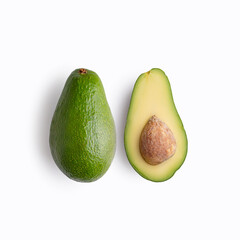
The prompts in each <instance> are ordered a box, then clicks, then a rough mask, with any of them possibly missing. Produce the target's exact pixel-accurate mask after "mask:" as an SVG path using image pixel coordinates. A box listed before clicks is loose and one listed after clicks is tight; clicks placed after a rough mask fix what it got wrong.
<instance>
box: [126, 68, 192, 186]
mask: <svg viewBox="0 0 240 240" xmlns="http://www.w3.org/2000/svg"><path fill="white" fill-rule="evenodd" d="M153 116H154V117H155V116H157V118H158V119H160V121H161V122H162V123H164V125H165V126H167V128H169V129H168V130H169V131H171V133H172V134H173V136H174V139H175V144H176V149H175V151H174V154H173V155H172V156H170V157H169V158H168V159H166V160H164V161H162V162H161V163H159V164H156V165H152V164H149V163H148V162H147V161H146V159H145V158H144V157H143V155H142V154H141V151H140V138H141V136H142V132H143V129H144V127H145V126H146V125H147V124H148V123H149V119H150V120H151V119H152V117H153ZM149 129H151V128H149ZM153 135H154V134H151V132H150V133H149V134H148V136H150V137H151V136H153ZM161 141H162V142H161ZM163 141H164V139H159V142H161V144H162V145H161V146H165V145H166V144H165V143H164V142H163ZM148 142H150V144H151V143H152V139H150V140H149V139H148ZM124 145H125V150H126V154H127V157H128V160H129V162H130V164H131V165H132V166H133V168H134V169H135V170H136V171H137V172H138V173H139V174H140V175H141V176H142V177H144V178H146V179H148V180H151V181H154V182H162V181H166V180H168V179H169V178H171V177H172V176H173V175H174V173H175V172H176V171H177V170H178V169H179V168H180V167H181V165H182V164H183V162H184V160H185V158H186V155H187V148H188V141H187V135H186V132H185V130H184V127H183V123H182V121H181V118H180V116H179V114H178V112H177V109H176V106H175V104H174V100H173V96H172V91H171V86H170V83H169V80H168V78H167V76H166V75H165V73H164V72H163V71H162V70H161V69H158V68H153V69H151V70H150V71H148V72H146V73H143V74H141V75H140V76H139V78H138V79H137V81H136V83H135V85H134V89H133V92H132V97H131V101H130V106H129V110H128V116H127V121H126V126H125V134H124ZM153 147H154V146H153ZM155 150H156V147H155ZM157 150H159V149H157ZM160 151H161V149H160ZM166 151H167V150H166ZM150 155H151V151H150Z"/></svg>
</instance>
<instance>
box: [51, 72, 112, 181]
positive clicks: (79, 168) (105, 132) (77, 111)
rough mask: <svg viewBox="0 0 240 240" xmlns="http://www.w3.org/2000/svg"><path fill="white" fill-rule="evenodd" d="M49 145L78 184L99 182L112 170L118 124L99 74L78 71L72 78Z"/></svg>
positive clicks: (66, 171)
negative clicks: (114, 118) (116, 126)
mask: <svg viewBox="0 0 240 240" xmlns="http://www.w3.org/2000/svg"><path fill="white" fill-rule="evenodd" d="M49 142H50V149H51V153H52V156H53V159H54V161H55V162H56V164H57V166H58V167H59V168H60V170H61V171H62V172H63V173H64V174H65V175H66V176H68V177H69V178H71V179H73V180H75V181H80V182H92V181H96V180H97V179H99V178H100V177H102V176H103V175H104V174H105V172H106V171H107V170H108V168H109V166H110V164H111V162H112V159H113V157H114V154H115V146H116V133H115V125H114V120H113V117H112V114H111V110H110V108H109V105H108V102H107V99H106V96H105V92H104V88H103V85H102V82H101V80H100V78H99V77H98V75H97V74H96V73H95V72H93V71H90V70H88V69H86V73H80V69H76V70H74V71H73V72H72V73H71V75H70V76H69V77H68V79H67V81H66V84H65V86H64V89H63V91H62V94H61V96H60V99H59V101H58V104H57V107H56V110H55V113H54V115H53V119H52V123H51V127H50V137H49Z"/></svg>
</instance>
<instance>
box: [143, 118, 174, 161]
mask: <svg viewBox="0 0 240 240" xmlns="http://www.w3.org/2000/svg"><path fill="white" fill-rule="evenodd" d="M176 147H177V144H176V139H175V137H174V135H173V133H172V131H171V129H170V128H169V127H168V126H167V125H166V124H165V123H164V122H162V121H161V120H160V119H159V118H158V117H157V116H155V115H153V116H152V117H151V118H150V119H149V120H148V122H147V123H146V125H145V126H144V128H143V130H142V133H141V136H140V141H139V149H140V153H141V155H142V157H143V159H144V160H145V161H146V162H147V163H148V164H150V165H157V164H160V163H162V162H164V161H166V160H167V159H169V158H170V157H172V156H173V155H174V154H175V152H176Z"/></svg>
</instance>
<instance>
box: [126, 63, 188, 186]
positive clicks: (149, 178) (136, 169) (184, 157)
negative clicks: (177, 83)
mask: <svg viewBox="0 0 240 240" xmlns="http://www.w3.org/2000/svg"><path fill="white" fill-rule="evenodd" d="M153 70H154V71H160V72H161V73H163V74H164V76H165V78H166V81H167V83H168V85H169V94H170V97H171V100H172V103H173V107H174V110H175V113H176V115H177V117H178V119H179V122H180V123H181V128H182V130H183V132H184V134H185V137H186V151H185V154H184V156H183V159H182V163H181V164H180V165H179V166H178V167H177V168H176V169H174V171H173V172H170V173H169V175H168V176H166V177H161V176H160V177H159V179H153V178H151V176H147V175H146V174H143V173H142V172H141V170H140V169H138V168H137V166H135V165H134V164H133V163H132V161H131V158H130V154H129V150H128V149H127V144H126V141H127V140H126V132H127V128H128V122H127V121H126V125H125V134H124V147H125V152H126V155H127V158H128V160H129V163H130V164H131V166H132V167H133V168H134V170H135V171H136V172H137V173H138V174H139V175H140V176H142V177H143V178H145V179H147V180H150V181H152V182H164V181H167V180H169V179H170V178H171V177H173V175H174V174H175V173H176V171H177V170H178V169H179V168H180V167H181V166H182V165H183V163H184V161H185V159H186V156H187V152H188V139H187V134H186V131H185V129H184V126H183V123H182V120H181V118H180V116H179V114H178V111H177V108H176V106H175V103H174V100H173V95H172V90H171V85H170V82H169V79H168V77H167V76H166V74H165V72H164V71H163V70H161V69H159V68H152V69H151V70H150V71H153ZM144 74H145V73H142V74H141V75H140V76H139V77H138V79H137V81H136V82H135V84H134V87H133V91H132V96H131V100H130V105H129V110H128V115H129V113H130V110H131V104H132V99H133V96H134V90H135V88H136V87H137V85H138V83H139V82H140V79H141V78H142V77H143V75H144ZM128 115H127V120H128Z"/></svg>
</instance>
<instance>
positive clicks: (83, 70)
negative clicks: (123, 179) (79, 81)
mask: <svg viewBox="0 0 240 240" xmlns="http://www.w3.org/2000/svg"><path fill="white" fill-rule="evenodd" d="M79 73H80V74H86V73H87V70H86V69H85V68H80V69H79Z"/></svg>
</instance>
